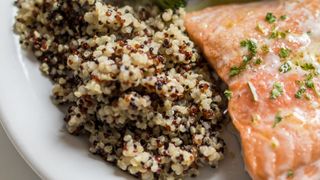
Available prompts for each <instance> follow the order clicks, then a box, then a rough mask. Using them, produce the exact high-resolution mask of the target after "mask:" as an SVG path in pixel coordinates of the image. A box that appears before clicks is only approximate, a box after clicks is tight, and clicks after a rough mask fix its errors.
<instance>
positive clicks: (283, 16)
mask: <svg viewBox="0 0 320 180" xmlns="http://www.w3.org/2000/svg"><path fill="white" fill-rule="evenodd" d="M287 18H288V16H287V15H282V16H280V19H281V20H282V21H284V20H286V19H287Z"/></svg>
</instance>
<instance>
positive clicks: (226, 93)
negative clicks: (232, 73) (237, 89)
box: [224, 90, 232, 100]
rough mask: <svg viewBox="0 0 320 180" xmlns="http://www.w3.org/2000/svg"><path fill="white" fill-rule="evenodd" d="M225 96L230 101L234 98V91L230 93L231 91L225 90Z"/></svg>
mask: <svg viewBox="0 0 320 180" xmlns="http://www.w3.org/2000/svg"><path fill="white" fill-rule="evenodd" d="M224 95H225V96H226V98H227V99H228V100H230V99H231V98H232V91H230V90H225V91H224Z"/></svg>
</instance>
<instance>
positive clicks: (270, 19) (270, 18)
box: [266, 12, 277, 24]
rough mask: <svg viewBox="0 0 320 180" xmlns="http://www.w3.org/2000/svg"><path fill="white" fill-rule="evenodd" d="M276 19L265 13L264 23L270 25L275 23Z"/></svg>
mask: <svg viewBox="0 0 320 180" xmlns="http://www.w3.org/2000/svg"><path fill="white" fill-rule="evenodd" d="M276 20H277V18H276V17H275V16H274V15H273V14H272V13H270V12H269V13H267V15H266V21H267V22H268V23H270V24H272V23H274V22H276Z"/></svg>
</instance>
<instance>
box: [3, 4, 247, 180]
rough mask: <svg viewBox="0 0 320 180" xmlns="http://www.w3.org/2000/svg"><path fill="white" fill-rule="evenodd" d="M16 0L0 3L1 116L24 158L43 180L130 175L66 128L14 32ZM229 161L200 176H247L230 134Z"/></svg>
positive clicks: (48, 89) (227, 178)
mask: <svg viewBox="0 0 320 180" xmlns="http://www.w3.org/2000/svg"><path fill="white" fill-rule="evenodd" d="M13 22H14V7H13V0H2V1H1V2H0V23H1V25H0V27H1V28H0V119H1V120H2V124H3V126H4V128H5V130H6V132H7V134H8V136H9V137H10V139H11V141H12V142H13V144H14V145H15V147H16V149H17V150H18V151H19V152H20V154H21V155H22V157H23V158H24V159H25V160H26V161H27V162H28V164H29V165H30V166H31V167H32V168H33V170H34V171H35V172H36V173H37V174H38V175H39V176H40V177H41V178H42V179H57V180H70V179H77V180H89V179H90V180H91V179H95V180H100V179H113V180H116V179H131V178H132V177H131V176H128V175H127V174H126V173H123V172H122V171H120V170H118V168H116V167H114V166H112V165H110V164H108V163H105V162H104V161H103V160H101V159H100V158H99V157H96V156H93V155H91V154H90V153H89V152H88V143H87V140H85V139H81V138H79V137H74V136H71V135H69V134H68V133H66V132H65V130H64V128H63V126H64V122H63V114H62V113H61V112H60V111H59V109H58V108H57V107H55V106H54V105H53V104H52V103H51V101H50V93H51V83H50V82H49V80H48V79H47V78H45V77H43V76H42V75H41V73H40V72H39V70H38V63H37V62H36V61H35V60H34V58H33V57H32V56H30V55H27V54H26V53H25V52H23V51H22V50H21V49H20V47H19V43H18V39H17V37H16V36H15V35H14V33H13V32H12V25H13ZM226 136H227V138H226V139H227V146H228V148H229V150H227V153H226V159H225V160H224V161H223V162H221V164H220V167H219V168H218V169H210V168H204V170H202V173H201V175H200V177H198V178H197V179H218V180H233V179H234V180H235V179H237V180H246V179H249V177H248V175H247V174H246V173H245V170H244V167H243V164H242V159H241V155H240V145H239V144H238V142H237V140H236V137H235V136H234V135H232V133H226Z"/></svg>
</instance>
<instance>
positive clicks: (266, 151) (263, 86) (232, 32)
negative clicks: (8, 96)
mask: <svg viewBox="0 0 320 180" xmlns="http://www.w3.org/2000/svg"><path fill="white" fill-rule="evenodd" d="M185 25H186V28H187V31H188V33H189V35H190V36H191V38H192V39H193V40H194V41H195V42H196V44H198V45H199V46H200V47H201V48H202V50H203V52H204V54H205V56H206V58H207V60H208V61H209V62H210V64H211V65H212V66H213V67H214V69H215V70H216V72H217V73H218V74H219V76H220V77H221V78H222V79H223V80H224V81H225V82H226V83H227V84H228V86H229V90H230V91H231V92H232V97H231V99H230V101H229V108H228V109H229V113H230V116H231V118H232V121H233V124H234V125H235V127H236V128H237V130H238V131H239V133H240V137H241V143H242V147H243V155H244V161H245V164H246V169H247V171H248V173H249V174H250V176H251V177H252V178H253V179H254V180H273V179H275V180H278V179H296V180H305V179H306V180H309V179H311V180H312V179H315V180H319V179H320V105H319V104H320V98H319V97H320V96H319V95H320V93H319V90H320V79H319V72H320V70H319V69H320V68H319V67H320V64H319V62H320V0H290V1H264V2H257V3H250V4H241V5H225V6H216V7H211V8H207V9H204V10H201V11H198V12H192V13H189V14H187V16H186V18H185ZM229 94H230V93H229Z"/></svg>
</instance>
